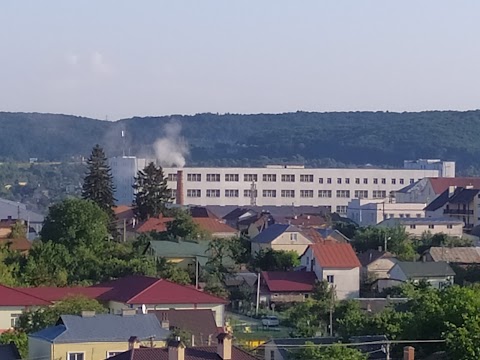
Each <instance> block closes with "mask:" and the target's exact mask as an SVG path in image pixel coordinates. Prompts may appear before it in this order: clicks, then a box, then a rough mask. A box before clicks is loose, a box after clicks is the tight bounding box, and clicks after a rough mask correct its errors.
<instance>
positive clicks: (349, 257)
mask: <svg viewBox="0 0 480 360" xmlns="http://www.w3.org/2000/svg"><path fill="white" fill-rule="evenodd" d="M308 248H309V249H312V252H313V255H314V256H315V259H317V262H318V264H319V265H320V266H321V267H323V268H335V269H353V268H356V267H360V266H361V264H360V261H359V260H358V258H357V255H356V254H355V251H353V248H352V245H350V244H348V243H337V242H333V241H326V242H324V243H319V244H312V245H309V247H308ZM304 255H305V254H303V255H302V256H304Z"/></svg>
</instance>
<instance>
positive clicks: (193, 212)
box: [189, 206, 218, 219]
mask: <svg viewBox="0 0 480 360" xmlns="http://www.w3.org/2000/svg"><path fill="white" fill-rule="evenodd" d="M189 212H190V216H191V217H192V218H211V219H218V216H217V215H215V214H214V213H213V212H211V211H210V210H209V209H207V208H206V207H205V206H192V207H190V208H189Z"/></svg>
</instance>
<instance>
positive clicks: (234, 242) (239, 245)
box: [228, 236, 252, 264]
mask: <svg viewBox="0 0 480 360" xmlns="http://www.w3.org/2000/svg"><path fill="white" fill-rule="evenodd" d="M228 245H229V250H230V255H231V257H232V259H233V260H234V261H235V263H237V264H248V263H250V262H251V261H252V249H251V247H252V243H251V241H250V240H249V239H248V238H247V237H246V236H240V237H234V238H232V239H230V240H229V241H228Z"/></svg>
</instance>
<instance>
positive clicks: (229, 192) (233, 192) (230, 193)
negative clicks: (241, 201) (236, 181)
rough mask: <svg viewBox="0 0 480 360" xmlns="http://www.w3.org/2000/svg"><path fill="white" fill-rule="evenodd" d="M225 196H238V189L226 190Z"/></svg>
mask: <svg viewBox="0 0 480 360" xmlns="http://www.w3.org/2000/svg"><path fill="white" fill-rule="evenodd" d="M225 197H238V190H233V189H232V190H228V189H227V190H225Z"/></svg>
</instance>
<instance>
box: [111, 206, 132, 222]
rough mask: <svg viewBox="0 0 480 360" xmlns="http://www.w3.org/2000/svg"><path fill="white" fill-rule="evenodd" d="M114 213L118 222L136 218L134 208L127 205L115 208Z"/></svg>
mask: <svg viewBox="0 0 480 360" xmlns="http://www.w3.org/2000/svg"><path fill="white" fill-rule="evenodd" d="M113 213H114V214H115V216H116V217H117V219H118V220H123V219H132V218H133V216H134V213H133V208H132V207H131V206H127V205H119V206H116V207H114V208H113Z"/></svg>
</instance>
